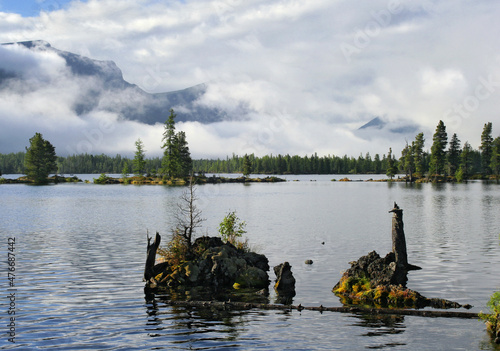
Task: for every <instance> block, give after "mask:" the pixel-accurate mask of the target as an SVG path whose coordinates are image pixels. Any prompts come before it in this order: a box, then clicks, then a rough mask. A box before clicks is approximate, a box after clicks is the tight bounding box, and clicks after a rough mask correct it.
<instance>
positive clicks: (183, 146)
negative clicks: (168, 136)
mask: <svg viewBox="0 0 500 351" xmlns="http://www.w3.org/2000/svg"><path fill="white" fill-rule="evenodd" d="M174 140H175V152H174V154H175V155H176V156H177V162H176V164H177V169H176V172H175V174H174V177H177V178H186V177H188V176H189V175H190V174H191V171H192V168H193V160H192V159H191V153H190V152H189V146H188V143H187V140H186V133H185V132H183V131H180V132H178V133H177V134H176V135H175V138H174Z"/></svg>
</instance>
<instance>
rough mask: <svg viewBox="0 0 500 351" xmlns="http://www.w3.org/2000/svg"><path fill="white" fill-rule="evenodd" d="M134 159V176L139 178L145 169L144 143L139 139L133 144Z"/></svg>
mask: <svg viewBox="0 0 500 351" xmlns="http://www.w3.org/2000/svg"><path fill="white" fill-rule="evenodd" d="M135 147H136V151H135V157H134V161H133V167H134V174H135V175H137V176H141V175H143V174H144V171H145V168H146V160H145V155H144V152H145V150H144V143H143V142H142V140H141V139H140V138H139V139H137V141H136V142H135Z"/></svg>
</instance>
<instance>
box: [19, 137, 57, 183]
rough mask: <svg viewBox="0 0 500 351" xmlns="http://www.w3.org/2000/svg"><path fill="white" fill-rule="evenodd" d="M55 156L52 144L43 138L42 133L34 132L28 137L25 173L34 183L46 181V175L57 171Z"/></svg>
mask: <svg viewBox="0 0 500 351" xmlns="http://www.w3.org/2000/svg"><path fill="white" fill-rule="evenodd" d="M56 161H57V156H56V151H55V148H54V146H52V144H51V143H50V142H49V141H47V140H44V139H43V136H42V134H40V133H35V135H34V136H33V137H32V138H31V139H30V146H29V148H28V147H27V148H26V155H25V157H24V167H25V173H26V176H27V177H28V179H31V180H32V181H33V182H34V183H35V184H44V183H47V182H48V179H47V178H48V176H49V174H50V173H52V172H56V171H57V164H56Z"/></svg>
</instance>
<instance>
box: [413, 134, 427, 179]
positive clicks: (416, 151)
mask: <svg viewBox="0 0 500 351" xmlns="http://www.w3.org/2000/svg"><path fill="white" fill-rule="evenodd" d="M424 143H425V139H424V133H419V134H417V136H416V137H415V141H414V144H413V162H414V163H415V173H417V174H418V175H419V176H423V175H424V172H425V170H424Z"/></svg>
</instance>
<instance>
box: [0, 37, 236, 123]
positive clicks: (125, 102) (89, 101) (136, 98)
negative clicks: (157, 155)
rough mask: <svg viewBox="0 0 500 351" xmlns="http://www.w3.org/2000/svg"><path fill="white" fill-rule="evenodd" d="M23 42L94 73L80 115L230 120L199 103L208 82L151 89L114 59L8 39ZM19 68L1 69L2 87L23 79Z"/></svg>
mask: <svg viewBox="0 0 500 351" xmlns="http://www.w3.org/2000/svg"><path fill="white" fill-rule="evenodd" d="M14 44H18V45H23V46H24V47H26V48H28V49H30V50H33V51H51V52H55V53H57V54H58V55H59V56H60V57H62V58H64V60H65V61H66V65H67V66H68V67H69V68H70V70H71V72H72V73H73V75H74V76H78V77H91V78H93V79H94V82H95V84H96V85H95V87H93V88H92V89H89V90H88V91H87V92H86V93H85V94H84V95H83V96H79V97H78V99H77V101H78V103H76V104H75V105H74V106H73V110H74V111H75V113H76V114H77V115H83V114H86V113H89V112H91V111H95V110H101V111H102V110H104V111H109V112H113V113H117V114H118V115H119V116H120V117H121V118H124V119H127V120H135V121H139V122H142V123H146V124H151V125H152V124H155V123H164V122H165V120H166V119H167V118H168V115H169V110H170V109H171V108H174V109H175V112H176V114H177V121H178V122H183V121H184V122H185V121H197V122H200V123H205V124H206V123H213V122H218V121H222V120H226V119H228V118H229V117H228V116H227V114H226V113H225V112H224V111H222V110H220V109H217V108H208V107H205V106H203V105H200V104H199V103H197V101H198V100H199V99H200V98H201V97H202V96H203V95H204V94H205V93H206V91H207V85H206V84H199V85H196V86H193V87H189V88H186V89H183V90H178V91H172V92H166V93H155V94H151V93H147V92H145V91H144V90H142V89H141V88H139V87H138V86H137V85H135V84H131V83H129V82H127V81H125V80H124V79H123V74H122V71H121V70H120V68H118V66H117V65H116V64H115V63H114V62H113V61H99V60H94V59H91V58H88V57H85V56H81V55H77V54H74V53H71V52H68V51H62V50H58V49H56V48H54V47H52V46H51V45H50V44H49V43H48V42H46V41H43V40H35V41H24V42H17V43H5V44H2V45H14ZM19 78H21V77H19V76H18V75H16V74H15V72H9V71H5V70H1V69H0V89H1V88H2V85H3V84H5V83H7V82H8V81H9V80H10V79H19Z"/></svg>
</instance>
